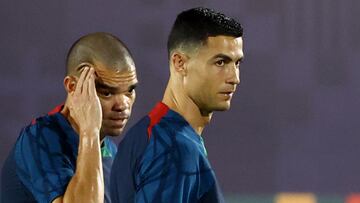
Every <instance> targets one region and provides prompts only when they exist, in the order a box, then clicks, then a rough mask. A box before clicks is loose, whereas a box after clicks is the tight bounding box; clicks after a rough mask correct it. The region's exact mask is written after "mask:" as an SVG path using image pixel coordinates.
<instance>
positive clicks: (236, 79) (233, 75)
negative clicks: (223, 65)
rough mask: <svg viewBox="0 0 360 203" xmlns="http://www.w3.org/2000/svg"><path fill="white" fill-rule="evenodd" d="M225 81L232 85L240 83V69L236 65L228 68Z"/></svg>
mask: <svg viewBox="0 0 360 203" xmlns="http://www.w3.org/2000/svg"><path fill="white" fill-rule="evenodd" d="M226 82H227V83H229V84H232V85H238V84H240V69H239V68H238V67H237V66H236V65H234V66H233V67H231V68H230V71H229V77H228V79H227V81H226Z"/></svg>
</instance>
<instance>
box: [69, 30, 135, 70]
mask: <svg viewBox="0 0 360 203" xmlns="http://www.w3.org/2000/svg"><path fill="white" fill-rule="evenodd" d="M66 63H67V64H66V66H67V70H66V74H67V75H76V76H79V75H80V71H79V70H80V69H81V67H82V64H90V65H93V66H94V68H95V70H96V69H97V65H99V64H101V66H103V67H106V68H108V69H112V70H113V71H120V72H121V71H124V70H128V69H133V68H134V67H135V65H134V61H133V59H132V56H131V54H130V51H129V50H128V48H127V47H126V46H125V44H124V43H123V42H122V41H120V40H119V39H118V38H117V37H115V36H113V35H111V34H108V33H103V32H98V33H91V34H88V35H85V36H83V37H81V38H80V39H78V40H77V41H76V42H75V43H74V44H73V45H72V46H71V48H70V50H69V53H68V55H67V62H66Z"/></svg>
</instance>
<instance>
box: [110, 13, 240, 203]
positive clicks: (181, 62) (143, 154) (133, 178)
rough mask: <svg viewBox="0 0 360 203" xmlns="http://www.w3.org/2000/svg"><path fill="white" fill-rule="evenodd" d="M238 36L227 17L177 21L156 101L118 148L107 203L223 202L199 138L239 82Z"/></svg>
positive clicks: (204, 16) (199, 16)
mask: <svg viewBox="0 0 360 203" xmlns="http://www.w3.org/2000/svg"><path fill="white" fill-rule="evenodd" d="M242 30H243V29H242V27H241V25H240V24H239V23H237V22H236V21H235V20H234V19H231V18H229V17H226V16H225V15H223V14H220V13H217V12H215V11H213V10H210V9H206V8H194V9H190V10H187V11H184V12H182V13H180V14H179V15H178V16H177V19H176V21H175V23H174V25H173V28H172V30H171V33H170V36H169V39H168V53H169V64H170V79H169V82H168V85H167V88H166V90H165V94H164V97H163V100H162V102H160V103H158V104H157V105H156V106H155V108H154V109H152V110H151V112H150V113H149V114H148V115H147V116H145V117H144V118H143V119H141V120H140V121H139V122H138V123H137V124H136V125H135V126H134V127H132V128H131V129H130V130H129V132H128V133H127V134H126V136H125V137H124V139H123V141H122V142H121V143H120V144H119V147H118V152H117V155H116V158H115V160H114V164H113V168H112V172H111V198H112V201H113V202H117V203H126V202H137V203H140V202H141V203H143V202H152V203H162V202H163V203H169V202H171V203H194V202H223V197H222V194H221V192H220V189H219V187H218V184H217V181H216V177H215V174H214V171H213V170H212V168H211V166H210V163H209V161H208V158H207V153H206V150H205V147H204V143H203V139H202V137H201V134H202V131H203V129H204V127H205V125H206V124H208V123H209V122H210V120H211V117H212V114H213V112H214V111H224V110H228V109H229V108H230V101H231V98H232V96H233V93H234V92H235V89H236V86H237V85H238V84H239V83H240V79H239V74H240V73H239V72H240V69H239V68H240V67H239V66H240V62H241V61H242V60H243V57H244V56H243V55H244V54H243V40H242V34H243V31H242Z"/></svg>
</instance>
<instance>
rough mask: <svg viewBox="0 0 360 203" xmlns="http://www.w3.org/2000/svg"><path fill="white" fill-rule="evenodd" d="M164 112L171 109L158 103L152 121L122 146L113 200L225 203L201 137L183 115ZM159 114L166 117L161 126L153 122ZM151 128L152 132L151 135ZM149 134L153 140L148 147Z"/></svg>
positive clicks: (143, 123) (138, 128)
mask: <svg viewBox="0 0 360 203" xmlns="http://www.w3.org/2000/svg"><path fill="white" fill-rule="evenodd" d="M164 108H168V107H166V106H165V104H163V103H159V104H158V105H157V106H156V107H155V108H154V109H153V111H152V112H151V113H150V117H148V116H146V117H144V118H143V119H142V120H141V121H140V122H139V123H137V124H136V125H135V126H134V127H132V128H131V130H130V131H129V133H127V135H126V136H125V138H124V140H123V141H122V142H121V143H120V144H119V147H118V148H119V151H118V154H117V155H116V158H115V161H114V165H113V171H112V175H111V177H112V179H111V197H112V198H113V199H112V200H113V201H114V202H120V203H122V202H137V203H143V202H144V203H145V202H153V203H155V202H156V203H161V202H172V203H177V202H178V203H180V202H181V203H183V202H184V203H187V202H189V203H194V202H203V201H205V200H206V202H222V201H223V197H222V194H221V192H220V190H219V188H218V185H217V182H216V177H215V174H214V172H213V170H212V169H211V166H210V164H209V161H208V159H207V156H206V151H205V149H204V147H203V144H202V140H201V137H200V136H199V135H198V134H196V132H195V131H194V130H193V128H192V127H191V126H190V125H189V124H188V123H187V122H186V120H185V119H184V118H183V117H182V116H181V115H179V114H178V113H176V112H174V111H172V110H168V111H166V114H162V113H159V112H165V110H166V109H164ZM154 111H156V112H154ZM157 111H159V112H157ZM154 114H155V115H162V117H161V118H160V119H158V122H151V121H150V119H151V118H152V116H151V115H154ZM154 123H155V124H154ZM151 124H154V125H152V126H151ZM149 126H151V132H147V129H149ZM149 133H151V137H150V140H148V141H147V142H146V138H147V137H148V134H149ZM137 144H139V145H137ZM129 163H130V164H129Z"/></svg>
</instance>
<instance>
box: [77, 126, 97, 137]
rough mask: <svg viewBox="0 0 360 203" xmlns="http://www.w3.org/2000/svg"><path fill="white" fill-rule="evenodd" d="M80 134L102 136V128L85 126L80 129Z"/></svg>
mask: <svg viewBox="0 0 360 203" xmlns="http://www.w3.org/2000/svg"><path fill="white" fill-rule="evenodd" d="M79 134H80V136H81V137H96V138H99V137H100V129H99V128H83V129H80V130H79Z"/></svg>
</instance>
